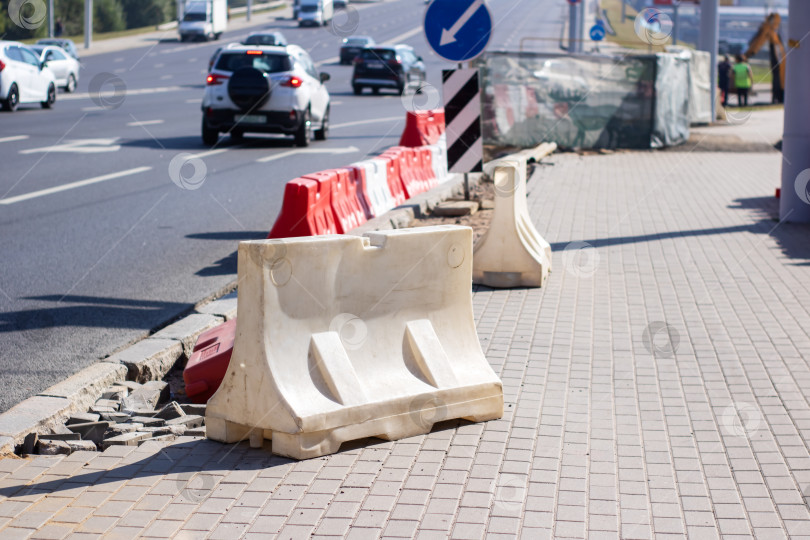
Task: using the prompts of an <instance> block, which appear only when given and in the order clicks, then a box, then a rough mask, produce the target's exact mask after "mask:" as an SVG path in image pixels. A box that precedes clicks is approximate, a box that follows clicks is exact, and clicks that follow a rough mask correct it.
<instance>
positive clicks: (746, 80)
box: [732, 54, 754, 107]
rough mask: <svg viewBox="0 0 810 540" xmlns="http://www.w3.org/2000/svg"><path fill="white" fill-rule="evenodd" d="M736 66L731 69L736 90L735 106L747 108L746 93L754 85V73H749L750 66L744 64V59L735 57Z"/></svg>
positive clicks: (746, 63)
mask: <svg viewBox="0 0 810 540" xmlns="http://www.w3.org/2000/svg"><path fill="white" fill-rule="evenodd" d="M734 59H735V60H736V62H737V63H736V64H734V67H733V68H732V70H733V72H734V87H735V88H736V89H737V106H738V107H742V106H743V105H745V106H746V107H747V106H748V91H749V90H750V89H751V85H753V84H754V72H753V71H751V66H750V65H749V64H748V62H746V60H745V57H744V56H742V55H739V54H738V55H737V56H735V57H734Z"/></svg>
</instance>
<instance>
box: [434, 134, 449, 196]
mask: <svg viewBox="0 0 810 540" xmlns="http://www.w3.org/2000/svg"><path fill="white" fill-rule="evenodd" d="M434 146H437V147H438V148H439V155H440V156H441V157H440V159H439V160H438V161H436V160H435V159H434V160H433V167H434V168H436V167H437V166H438V168H439V169H438V171H437V174H436V178H438V179H439V184H442V183H444V182H447V181H448V180H450V173H449V172H448V171H447V134H446V133H442V135H441V137H439V142H437V143H436V144H435V145H434ZM439 173H440V174H441V176H439Z"/></svg>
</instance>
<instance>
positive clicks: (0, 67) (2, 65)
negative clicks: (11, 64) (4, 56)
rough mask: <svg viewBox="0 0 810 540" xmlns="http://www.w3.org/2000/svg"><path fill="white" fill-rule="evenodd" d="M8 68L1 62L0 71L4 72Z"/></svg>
mask: <svg viewBox="0 0 810 540" xmlns="http://www.w3.org/2000/svg"><path fill="white" fill-rule="evenodd" d="M5 68H6V65H5V64H4V63H3V61H2V60H0V71H3V70H4V69H5Z"/></svg>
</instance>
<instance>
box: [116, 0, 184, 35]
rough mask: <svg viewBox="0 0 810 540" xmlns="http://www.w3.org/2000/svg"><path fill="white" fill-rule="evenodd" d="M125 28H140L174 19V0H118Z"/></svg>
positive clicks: (175, 11)
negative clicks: (124, 20)
mask: <svg viewBox="0 0 810 540" xmlns="http://www.w3.org/2000/svg"><path fill="white" fill-rule="evenodd" d="M120 2H121V5H122V7H123V8H124V17H125V18H126V21H127V28H141V27H143V26H152V25H155V26H156V25H158V24H163V23H165V22H167V21H171V20H174V18H175V17H176V15H177V7H176V5H175V2H174V0H120Z"/></svg>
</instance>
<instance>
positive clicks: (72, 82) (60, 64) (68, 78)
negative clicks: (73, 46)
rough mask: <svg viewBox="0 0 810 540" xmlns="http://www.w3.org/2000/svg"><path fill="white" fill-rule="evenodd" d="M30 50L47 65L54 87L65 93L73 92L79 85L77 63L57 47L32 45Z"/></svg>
mask: <svg viewBox="0 0 810 540" xmlns="http://www.w3.org/2000/svg"><path fill="white" fill-rule="evenodd" d="M31 48H32V49H33V50H34V51H35V52H36V53H37V54H38V55H39V60H40V62H42V63H43V64H47V65H48V67H49V68H50V70H51V71H53V75H54V77H55V78H56V86H58V87H59V88H64V89H65V92H74V91H75V90H76V85H77V84H78V83H79V67H80V66H79V62H78V60H76V59H75V58H73V57H72V56H69V55H68V54H67V53H66V52H65V51H63V50H62V49H61V48H59V47H51V46H48V45H32V46H31Z"/></svg>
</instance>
